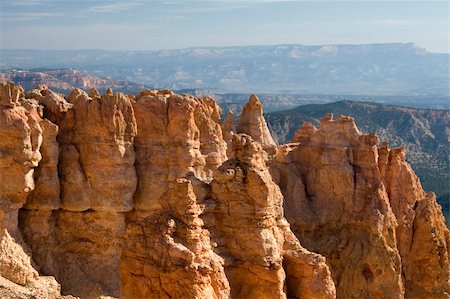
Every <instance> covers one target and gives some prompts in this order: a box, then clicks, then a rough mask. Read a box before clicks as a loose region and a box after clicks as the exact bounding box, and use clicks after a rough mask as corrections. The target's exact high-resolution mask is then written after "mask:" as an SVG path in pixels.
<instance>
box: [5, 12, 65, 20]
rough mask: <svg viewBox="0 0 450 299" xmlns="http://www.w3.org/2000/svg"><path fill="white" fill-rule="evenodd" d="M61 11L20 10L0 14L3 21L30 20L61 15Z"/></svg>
mask: <svg viewBox="0 0 450 299" xmlns="http://www.w3.org/2000/svg"><path fill="white" fill-rule="evenodd" d="M64 15H65V14H62V13H48V12H20V13H5V14H0V17H1V18H2V20H5V21H30V20H39V19H43V18H50V17H61V16H64Z"/></svg>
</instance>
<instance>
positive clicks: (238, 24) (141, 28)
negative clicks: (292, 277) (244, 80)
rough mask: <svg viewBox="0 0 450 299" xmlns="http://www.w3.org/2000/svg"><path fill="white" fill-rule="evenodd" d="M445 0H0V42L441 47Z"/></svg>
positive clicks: (30, 45) (61, 46)
mask: <svg viewBox="0 0 450 299" xmlns="http://www.w3.org/2000/svg"><path fill="white" fill-rule="evenodd" d="M449 27H450V23H449V2H448V1H423V2H421V1H281V0H260V1H256V0H253V1H251V0H250V1H219V0H213V1H139V0H131V1H105V0H102V1H99V0H90V1H88V0H85V1H71V0H65V1H56V0H0V38H1V39H0V42H1V45H0V47H1V48H9V49H45V50H72V49H108V50H159V49H171V48H186V47H195V46H200V47H202V46H233V45H271V44H305V45H319V44H362V43H388V42H414V43H416V44H417V45H419V46H420V47H424V48H426V49H427V50H429V51H432V52H445V53H449Z"/></svg>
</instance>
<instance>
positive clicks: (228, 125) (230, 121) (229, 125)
mask: <svg viewBox="0 0 450 299" xmlns="http://www.w3.org/2000/svg"><path fill="white" fill-rule="evenodd" d="M234 123H235V119H234V114H233V112H232V111H228V114H227V117H225V120H224V122H223V129H224V130H225V129H226V130H229V131H233V132H234V130H235V129H234Z"/></svg>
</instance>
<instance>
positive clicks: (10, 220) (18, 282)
mask: <svg viewBox="0 0 450 299" xmlns="http://www.w3.org/2000/svg"><path fill="white" fill-rule="evenodd" d="M41 124H43V126H44V127H46V126H47V123H46V122H44V121H42V119H41V117H40V115H39V108H38V105H37V104H36V102H34V101H29V100H25V99H24V98H23V90H22V88H20V87H18V86H14V85H13V84H10V83H7V84H3V83H1V84H0V277H1V279H2V280H3V281H5V279H7V280H9V282H2V288H3V289H5V290H7V293H8V292H9V291H10V292H13V293H15V292H16V290H17V291H18V293H21V294H23V295H24V296H30V297H31V296H42V298H44V297H49V298H51V297H55V296H58V295H59V292H60V290H59V285H58V283H57V282H56V281H55V280H54V278H53V277H40V276H39V274H38V272H37V271H36V270H35V269H34V268H33V266H32V261H31V252H30V250H29V248H28V246H26V245H25V243H24V242H23V239H22V235H21V233H20V231H19V229H18V228H19V227H18V210H19V209H20V208H21V207H22V206H23V205H24V204H25V202H26V198H27V195H28V193H29V192H30V191H32V190H33V189H34V188H35V184H34V180H33V172H34V168H35V167H36V166H37V165H38V163H39V161H40V160H41V153H40V151H39V150H40V147H41V145H42V139H43V134H42V131H43V130H42V127H41ZM20 286H23V287H25V288H21V287H20ZM29 289H31V290H29ZM8 290H9V291H8ZM2 294H3V293H2V292H0V295H2Z"/></svg>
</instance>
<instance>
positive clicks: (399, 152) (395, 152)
mask: <svg viewBox="0 0 450 299" xmlns="http://www.w3.org/2000/svg"><path fill="white" fill-rule="evenodd" d="M390 155H391V157H390V159H393V158H399V159H400V160H401V161H405V160H406V152H405V148H404V147H403V145H402V146H400V147H397V148H392V149H391V151H390Z"/></svg>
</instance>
